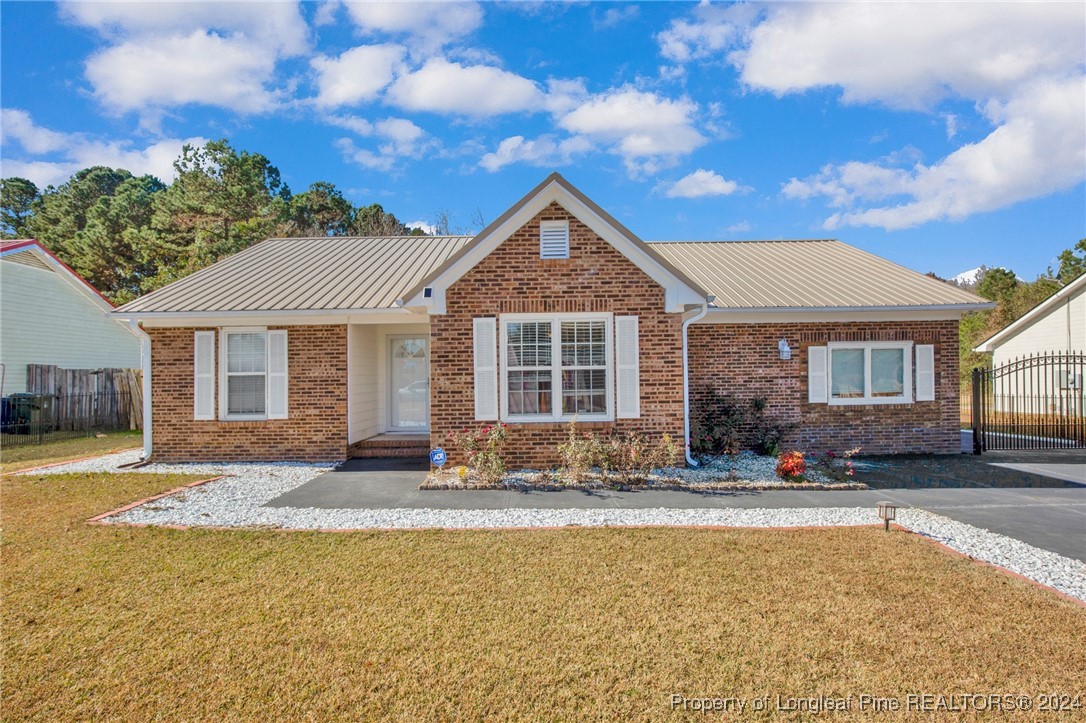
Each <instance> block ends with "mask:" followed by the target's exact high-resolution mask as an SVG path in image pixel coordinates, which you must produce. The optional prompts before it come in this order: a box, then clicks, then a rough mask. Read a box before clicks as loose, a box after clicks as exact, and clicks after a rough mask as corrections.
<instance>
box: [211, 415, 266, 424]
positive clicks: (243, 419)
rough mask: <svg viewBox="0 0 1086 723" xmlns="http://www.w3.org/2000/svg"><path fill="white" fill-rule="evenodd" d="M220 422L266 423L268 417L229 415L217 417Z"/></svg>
mask: <svg viewBox="0 0 1086 723" xmlns="http://www.w3.org/2000/svg"><path fill="white" fill-rule="evenodd" d="M219 421H220V422H266V421H268V417H267V416H266V415H252V414H244V415H231V416H228V417H219Z"/></svg>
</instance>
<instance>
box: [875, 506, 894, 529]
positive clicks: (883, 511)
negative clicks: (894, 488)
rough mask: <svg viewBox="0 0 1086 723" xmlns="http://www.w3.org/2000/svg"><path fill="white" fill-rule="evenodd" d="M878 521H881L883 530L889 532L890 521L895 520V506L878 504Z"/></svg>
mask: <svg viewBox="0 0 1086 723" xmlns="http://www.w3.org/2000/svg"><path fill="white" fill-rule="evenodd" d="M878 510H879V519H880V520H882V524H883V529H884V530H886V531H887V532H889V531H890V521H891V520H894V519H897V505H896V504H894V503H893V502H880V503H879V506H878Z"/></svg>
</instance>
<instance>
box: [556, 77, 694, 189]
mask: <svg viewBox="0 0 1086 723" xmlns="http://www.w3.org/2000/svg"><path fill="white" fill-rule="evenodd" d="M697 110H698V106H697V104H696V103H694V102H693V101H691V100H689V99H687V98H680V99H678V100H671V99H669V98H663V97H660V96H659V95H656V94H655V93H647V92H643V91H639V90H636V89H634V88H630V87H624V88H617V89H613V90H610V91H608V92H606V93H602V94H600V95H596V96H592V97H590V98H589V99H587V100H586V101H585V102H583V103H581V104H580V105H579V106H578V107H576V108H574V109H573V110H572V111H570V112H569V113H567V114H565V115H563V116H562V117H561V118H559V119H558V125H559V126H560V127H561V128H563V129H565V130H567V131H569V132H570V133H573V134H575V135H581V136H585V137H586V138H588V139H589V140H592V141H594V142H599V143H602V144H605V145H607V146H608V147H609V149H610V150H611V152H612V153H615V154H616V155H619V156H621V157H622V159H623V161H624V162H625V164H626V168H627V171H628V172H629V173H631V174H632V175H639V174H652V173H655V172H656V171H658V170H659V169H661V168H664V167H667V166H670V165H674V164H675V163H676V162H677V161H678V159H679V158H680V157H681V156H684V155H686V154H688V153H690V152H691V151H693V150H694V149H696V148H698V147H699V146H701V145H703V144H704V143H705V142H706V140H705V137H704V136H702V135H701V133H699V132H698V131H697V129H696V128H695V127H694V115H695V113H696V112H697Z"/></svg>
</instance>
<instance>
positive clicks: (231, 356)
mask: <svg viewBox="0 0 1086 723" xmlns="http://www.w3.org/2000/svg"><path fill="white" fill-rule="evenodd" d="M267 348H268V334H267V332H265V331H224V332H223V353H224V357H225V358H224V361H225V364H224V365H223V366H224V367H225V379H224V386H225V395H226V408H225V412H226V417H227V419H244V418H256V419H262V418H264V416H265V415H266V414H267V413H268V408H267V399H268V396H267V386H268V351H267Z"/></svg>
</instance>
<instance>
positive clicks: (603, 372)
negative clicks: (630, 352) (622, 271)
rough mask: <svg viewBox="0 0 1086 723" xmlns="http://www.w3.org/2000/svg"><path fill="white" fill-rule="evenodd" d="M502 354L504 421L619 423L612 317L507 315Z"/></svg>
mask: <svg viewBox="0 0 1086 723" xmlns="http://www.w3.org/2000/svg"><path fill="white" fill-rule="evenodd" d="M500 353H501V362H502V364H501V369H502V373H501V413H502V419H503V420H506V421H516V422H542V421H560V420H569V419H574V418H576V419H578V420H581V421H611V420H613V419H614V417H615V413H614V363H613V354H614V342H613V325H612V316H611V315H610V314H514V315H508V316H503V317H502V318H501V344H500Z"/></svg>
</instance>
